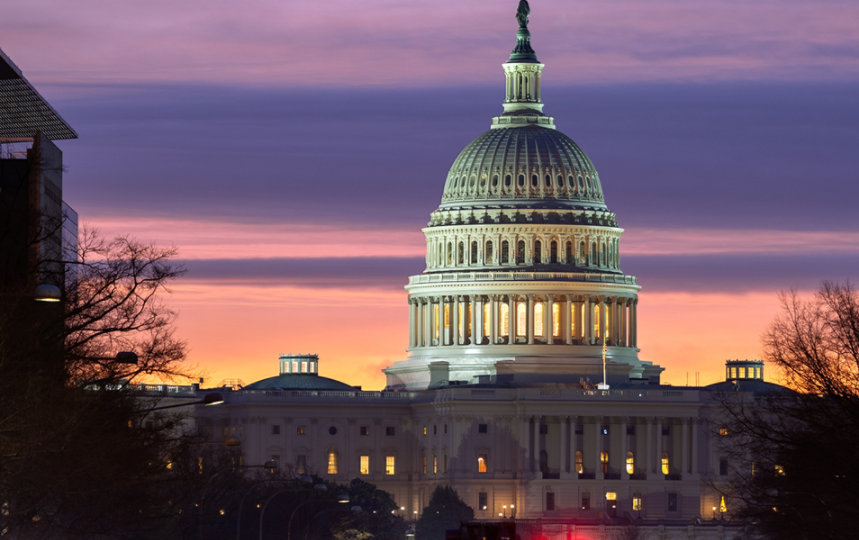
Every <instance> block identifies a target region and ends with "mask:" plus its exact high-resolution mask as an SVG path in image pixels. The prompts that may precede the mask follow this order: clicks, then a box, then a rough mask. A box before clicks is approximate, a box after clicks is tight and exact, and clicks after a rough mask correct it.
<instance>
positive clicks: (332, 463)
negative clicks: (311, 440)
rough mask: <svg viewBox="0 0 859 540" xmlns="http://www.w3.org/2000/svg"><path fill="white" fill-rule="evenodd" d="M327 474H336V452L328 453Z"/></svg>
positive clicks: (330, 451)
mask: <svg viewBox="0 0 859 540" xmlns="http://www.w3.org/2000/svg"><path fill="white" fill-rule="evenodd" d="M328 474H337V451H336V450H329V451H328Z"/></svg>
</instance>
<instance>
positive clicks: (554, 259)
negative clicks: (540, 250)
mask: <svg viewBox="0 0 859 540" xmlns="http://www.w3.org/2000/svg"><path fill="white" fill-rule="evenodd" d="M549 262H550V263H552V264H557V263H558V243H557V242H556V241H554V240H552V243H551V244H549Z"/></svg>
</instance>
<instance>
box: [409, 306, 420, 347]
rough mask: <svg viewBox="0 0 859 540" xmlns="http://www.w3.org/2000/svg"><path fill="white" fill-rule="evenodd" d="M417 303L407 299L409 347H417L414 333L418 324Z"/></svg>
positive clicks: (415, 333)
mask: <svg viewBox="0 0 859 540" xmlns="http://www.w3.org/2000/svg"><path fill="white" fill-rule="evenodd" d="M417 307H418V302H417V300H416V299H414V298H410V299H409V347H416V346H417V338H416V337H415V336H416V335H417V332H416V331H415V329H416V327H417V324H418V309H417Z"/></svg>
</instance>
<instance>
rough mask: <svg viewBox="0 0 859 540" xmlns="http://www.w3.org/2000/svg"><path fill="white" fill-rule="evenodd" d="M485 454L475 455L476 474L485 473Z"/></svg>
mask: <svg viewBox="0 0 859 540" xmlns="http://www.w3.org/2000/svg"><path fill="white" fill-rule="evenodd" d="M486 457H487V456H486V454H478V455H477V472H479V473H485V472H486Z"/></svg>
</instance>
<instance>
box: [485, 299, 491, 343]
mask: <svg viewBox="0 0 859 540" xmlns="http://www.w3.org/2000/svg"><path fill="white" fill-rule="evenodd" d="M491 307H492V306H491V305H490V304H489V302H484V303H483V336H488V335H490V334H491V333H492V317H491V316H490V309H491Z"/></svg>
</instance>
